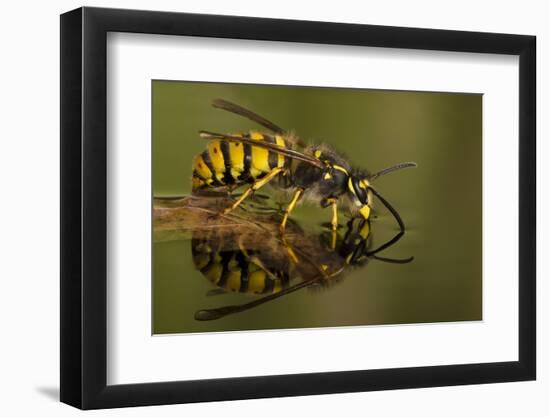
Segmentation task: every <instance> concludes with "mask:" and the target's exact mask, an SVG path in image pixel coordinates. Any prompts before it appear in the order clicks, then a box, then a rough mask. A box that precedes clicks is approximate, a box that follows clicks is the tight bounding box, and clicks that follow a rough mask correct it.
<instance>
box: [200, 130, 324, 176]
mask: <svg viewBox="0 0 550 417" xmlns="http://www.w3.org/2000/svg"><path fill="white" fill-rule="evenodd" d="M199 135H200V137H201V138H203V139H209V140H211V139H219V140H225V141H227V142H239V143H246V144H248V145H250V146H256V147H258V148H263V149H267V150H269V151H271V152H275V153H277V154H279V155H283V156H286V157H288V158H292V159H296V160H298V161H302V162H305V163H308V164H310V165H312V166H314V167H316V168H319V169H324V168H325V164H324V163H323V162H321V161H320V160H318V159H317V158H314V157H312V156H309V155H306V154H304V153H302V152H298V151H295V150H293V149H287V148H283V147H282V146H279V145H277V144H274V143H269V142H265V141H260V140H254V139H249V138H243V137H241V136H232V135H226V134H223V133H214V132H207V131H205V130H201V131H200V132H199Z"/></svg>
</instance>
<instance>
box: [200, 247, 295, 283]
mask: <svg viewBox="0 0 550 417" xmlns="http://www.w3.org/2000/svg"><path fill="white" fill-rule="evenodd" d="M201 249H205V245H204V243H199V242H198V241H193V262H194V264H195V268H196V269H197V270H199V271H200V272H201V273H202V274H203V275H204V276H205V277H206V278H207V279H208V280H209V281H210V282H211V283H212V284H214V285H216V286H218V287H220V288H222V289H224V290H226V291H231V292H241V293H247V294H272V293H277V292H279V291H281V290H282V289H283V288H285V287H286V286H287V284H288V280H289V277H288V274H287V273H285V272H282V271H270V272H267V271H266V270H265V269H263V268H262V267H261V266H260V265H258V264H257V263H255V262H254V261H252V260H250V259H248V258H247V257H246V255H245V254H244V253H243V252H242V251H239V250H236V251H219V252H216V251H209V250H201Z"/></svg>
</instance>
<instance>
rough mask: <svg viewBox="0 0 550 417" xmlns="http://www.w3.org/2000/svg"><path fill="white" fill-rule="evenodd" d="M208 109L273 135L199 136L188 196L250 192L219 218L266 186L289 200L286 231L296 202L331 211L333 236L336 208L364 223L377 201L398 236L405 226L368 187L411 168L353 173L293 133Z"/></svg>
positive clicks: (232, 108)
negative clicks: (203, 144)
mask: <svg viewBox="0 0 550 417" xmlns="http://www.w3.org/2000/svg"><path fill="white" fill-rule="evenodd" d="M212 105H213V107H215V108H218V109H222V110H226V111H228V112H231V113H234V114H237V115H240V116H243V117H246V118H248V119H249V120H252V121H254V122H256V123H258V124H259V125H261V126H263V127H264V128H266V129H268V130H269V131H271V132H272V133H270V134H267V133H260V132H257V131H250V132H248V133H240V134H223V133H215V132H209V131H204V130H203V131H200V132H199V134H200V136H201V137H202V138H204V139H208V140H209V141H210V142H209V144H208V147H207V149H206V150H205V151H204V152H202V153H201V154H199V155H197V156H196V157H195V158H194V160H193V177H192V182H193V191H194V192H197V191H198V190H201V189H220V188H226V189H227V188H229V189H230V190H233V189H235V188H237V187H240V186H242V185H247V184H248V185H249V187H248V188H247V189H246V190H245V191H244V192H243V193H242V194H241V196H240V197H239V198H238V199H237V200H236V201H235V202H234V203H233V204H232V205H231V206H230V207H228V208H226V209H225V210H224V211H223V213H224V214H227V213H230V212H231V211H233V210H235V209H236V208H237V207H239V206H240V204H241V203H242V202H243V201H244V200H246V199H247V198H248V197H250V195H251V194H253V193H254V192H255V191H257V190H258V189H260V188H261V187H263V186H264V185H266V184H270V185H272V186H273V187H275V188H277V189H281V190H284V191H286V192H287V193H288V194H289V196H290V200H289V202H288V205H287V207H286V209H285V211H284V217H283V219H282V222H281V224H280V229H281V231H284V230H285V227H286V224H287V222H288V219H289V217H290V215H291V213H292V211H293V209H294V208H295V207H296V204H297V203H298V201H299V200H304V201H308V202H311V203H316V204H320V205H321V207H323V208H327V207H331V208H332V219H331V225H332V230H336V229H337V228H338V206H339V205H341V206H342V207H345V208H347V209H348V210H349V211H350V212H351V214H352V216H353V217H360V218H363V219H365V220H368V219H369V217H370V214H371V209H372V205H373V197H377V198H378V199H379V200H380V201H381V202H382V204H383V205H384V206H386V208H387V209H388V210H389V211H390V212H391V213H392V215H393V216H394V218H395V219H396V221H397V223H398V224H399V227H400V229H401V231H404V229H405V225H404V223H403V221H402V219H401V217H400V215H399V213H398V212H397V211H396V210H395V209H394V208H393V206H392V205H391V204H390V203H389V202H388V201H387V200H386V199H385V198H383V197H382V196H381V195H380V194H379V193H378V191H377V190H376V189H375V188H374V187H373V186H372V182H373V181H374V180H376V179H377V178H379V177H381V176H382V175H386V174H389V173H390V172H394V171H397V170H400V169H403V168H408V167H415V166H416V163H414V162H404V163H400V164H397V165H394V166H391V167H389V168H386V169H383V170H381V171H378V172H376V173H374V174H371V173H369V172H368V171H366V170H363V169H359V168H355V167H352V166H351V164H350V163H349V162H348V161H347V159H346V158H345V157H344V156H343V155H341V154H340V153H338V152H337V151H335V150H334V149H332V148H330V147H329V146H327V145H325V144H310V145H307V144H305V143H303V142H302V141H301V140H300V138H298V137H297V136H296V135H295V134H293V133H292V132H287V131H285V130H284V129H282V128H280V127H279V126H277V125H276V124H274V123H273V122H270V121H269V120H267V119H265V118H263V117H262V116H259V115H258V114H256V113H253V112H252V111H250V110H247V109H245V108H243V107H241V106H239V105H237V104H234V103H231V102H229V101H227V100H223V99H216V100H214V101H213V102H212Z"/></svg>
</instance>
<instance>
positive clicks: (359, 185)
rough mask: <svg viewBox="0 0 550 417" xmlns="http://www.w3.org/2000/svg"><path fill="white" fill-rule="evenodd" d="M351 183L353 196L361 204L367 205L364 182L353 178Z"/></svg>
mask: <svg viewBox="0 0 550 417" xmlns="http://www.w3.org/2000/svg"><path fill="white" fill-rule="evenodd" d="M351 183H352V184H353V191H355V195H356V196H357V198H358V199H359V201H360V202H361V203H363V204H368V201H367V200H368V194H367V186H366V184H365V182H364V181H363V180H360V179H359V178H353V179H352V181H351Z"/></svg>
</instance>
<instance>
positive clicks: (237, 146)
mask: <svg viewBox="0 0 550 417" xmlns="http://www.w3.org/2000/svg"><path fill="white" fill-rule="evenodd" d="M232 136H242V137H244V138H248V139H252V140H257V141H267V142H269V143H274V144H277V145H279V146H281V147H283V148H286V147H287V145H286V141H285V140H284V138H283V137H282V136H280V135H276V136H271V135H265V134H262V133H259V132H250V133H248V134H245V135H232ZM286 164H287V159H286V158H285V157H284V156H283V155H279V154H277V153H276V152H272V151H269V150H267V149H263V148H260V147H257V146H253V145H250V144H248V143H240V142H229V141H224V140H221V139H214V140H211V141H210V142H209V143H208V146H207V148H206V150H205V151H204V152H202V153H201V154H199V155H197V156H196V157H195V158H194V160H193V189H197V188H207V187H212V188H216V187H223V186H226V185H234V184H236V185H241V184H246V183H248V184H251V183H253V182H255V181H256V180H259V179H260V178H263V177H264V176H265V175H266V174H268V173H269V172H270V171H271V170H272V169H274V168H277V167H279V168H283V167H285V166H286Z"/></svg>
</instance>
